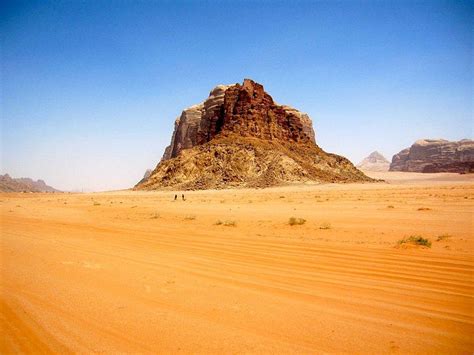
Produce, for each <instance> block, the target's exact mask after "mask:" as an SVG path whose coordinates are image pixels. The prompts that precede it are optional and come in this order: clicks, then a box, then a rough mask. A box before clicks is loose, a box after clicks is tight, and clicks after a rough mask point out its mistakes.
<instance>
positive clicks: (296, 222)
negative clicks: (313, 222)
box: [288, 217, 306, 226]
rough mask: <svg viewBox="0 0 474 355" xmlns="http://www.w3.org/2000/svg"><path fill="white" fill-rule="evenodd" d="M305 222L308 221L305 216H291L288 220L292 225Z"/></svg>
mask: <svg viewBox="0 0 474 355" xmlns="http://www.w3.org/2000/svg"><path fill="white" fill-rule="evenodd" d="M305 223H306V219H304V218H296V217H291V218H290V219H289V220H288V224H289V225H290V226H300V225H302V224H305Z"/></svg>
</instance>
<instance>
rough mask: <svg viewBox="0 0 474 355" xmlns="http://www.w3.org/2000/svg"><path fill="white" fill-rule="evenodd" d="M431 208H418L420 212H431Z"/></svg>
mask: <svg viewBox="0 0 474 355" xmlns="http://www.w3.org/2000/svg"><path fill="white" fill-rule="evenodd" d="M430 210H431V208H428V207H420V208H418V211H430Z"/></svg>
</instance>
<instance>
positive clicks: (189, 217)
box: [184, 214, 196, 221]
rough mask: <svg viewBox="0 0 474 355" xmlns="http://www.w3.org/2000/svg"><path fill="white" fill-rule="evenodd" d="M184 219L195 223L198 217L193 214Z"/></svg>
mask: <svg viewBox="0 0 474 355" xmlns="http://www.w3.org/2000/svg"><path fill="white" fill-rule="evenodd" d="M184 219H185V220H187V221H193V220H195V219H196V216H195V215H193V214H188V215H186V216H184Z"/></svg>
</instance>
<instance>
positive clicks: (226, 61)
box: [0, 1, 474, 191]
mask: <svg viewBox="0 0 474 355" xmlns="http://www.w3.org/2000/svg"><path fill="white" fill-rule="evenodd" d="M270 9H271V11H270ZM473 10H474V7H473V5H472V3H470V2H456V3H453V2H442V1H432V2H423V3H409V2H391V1H385V2H275V3H270V2H254V3H251V2H226V1H223V2H210V1H206V2H197V1H196V2H193V1H182V2H168V1H162V2H158V1H157V2H151V1H150V2H107V1H97V2H93V1H85V2H66V1H64V2H52V1H43V2H41V1H37V2H35V1H33V2H29V3H26V2H16V1H12V2H8V1H7V2H3V3H2V5H1V14H2V16H1V22H0V30H1V31H0V32H1V34H0V36H1V73H0V75H1V102H2V104H1V108H0V109H1V112H0V114H1V117H2V125H1V146H2V159H1V173H2V174H4V173H8V174H9V175H10V176H12V177H30V178H33V179H35V180H37V179H42V180H44V181H45V182H46V183H47V184H48V185H51V186H53V187H55V188H58V189H60V190H79V191H80V190H82V189H84V190H85V191H99V190H113V189H122V188H129V187H132V186H133V185H134V184H135V183H137V182H138V181H139V180H140V179H141V178H142V176H143V174H144V172H145V170H146V169H149V168H154V167H155V166H156V164H157V163H158V162H159V160H160V158H161V156H162V154H163V151H164V149H165V147H166V146H167V145H168V144H169V141H170V138H171V133H172V130H173V125H174V120H175V119H176V117H178V116H179V115H180V113H181V111H182V110H183V109H184V108H186V107H189V106H191V105H194V104H197V103H199V102H201V101H203V100H204V99H205V98H206V97H207V95H208V93H209V91H210V90H211V89H212V88H213V87H214V86H216V85H218V84H231V83H236V82H240V83H241V82H242V81H243V79H244V78H251V79H253V80H255V81H257V82H259V83H261V84H263V85H264V87H265V89H266V91H267V92H268V93H269V94H270V95H272V97H273V98H274V99H275V101H276V102H278V103H280V104H287V105H291V106H293V107H295V108H297V109H299V110H301V111H303V112H306V113H308V115H309V116H310V117H311V119H312V120H313V126H314V129H315V132H316V141H317V143H318V145H319V146H320V147H321V148H323V149H324V150H326V151H328V152H331V153H336V154H340V155H343V156H345V157H347V158H349V159H350V160H351V161H352V162H354V163H355V164H357V163H358V162H359V161H360V160H362V159H363V158H364V157H366V156H367V155H368V154H369V153H371V152H372V151H374V150H377V151H379V152H380V153H382V154H383V155H384V156H385V157H386V158H387V159H388V160H391V158H392V155H393V154H395V153H397V152H399V151H400V150H401V149H403V148H406V147H408V146H410V145H411V144H412V143H413V142H414V141H416V140H417V139H421V138H443V139H448V140H460V139H463V138H472V113H473V111H472V88H473V86H472V85H473V68H472V66H473V59H472V55H473V48H472V47H473V37H472V30H473V28H472V23H473V13H474V11H473Z"/></svg>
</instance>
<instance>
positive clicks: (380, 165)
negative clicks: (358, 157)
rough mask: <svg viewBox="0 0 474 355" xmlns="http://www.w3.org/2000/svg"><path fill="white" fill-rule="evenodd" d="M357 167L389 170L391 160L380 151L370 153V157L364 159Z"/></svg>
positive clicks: (369, 169) (366, 169) (371, 169)
mask: <svg viewBox="0 0 474 355" xmlns="http://www.w3.org/2000/svg"><path fill="white" fill-rule="evenodd" d="M357 167H358V168H359V169H361V170H365V171H388V168H389V167H390V162H389V161H388V160H387V159H385V157H384V156H383V155H382V154H380V153H379V152H377V151H375V152H372V153H370V155H369V156H368V157H366V158H365V159H364V160H362V161H361V162H360V163H359V164H358V165H357Z"/></svg>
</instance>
